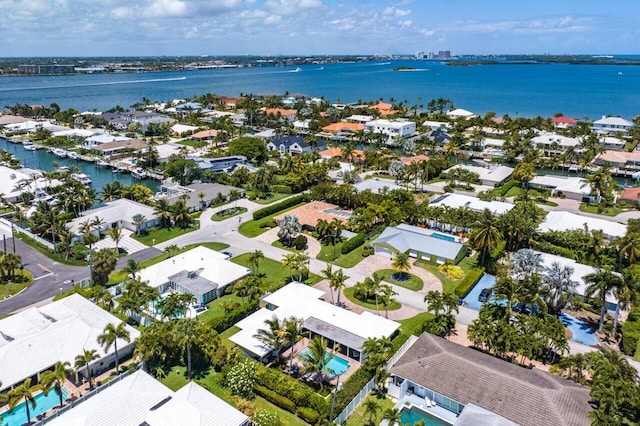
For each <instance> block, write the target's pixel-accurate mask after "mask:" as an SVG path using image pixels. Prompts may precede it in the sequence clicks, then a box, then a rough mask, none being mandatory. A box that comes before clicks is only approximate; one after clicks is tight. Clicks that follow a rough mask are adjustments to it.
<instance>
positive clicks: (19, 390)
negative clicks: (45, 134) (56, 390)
mask: <svg viewBox="0 0 640 426" xmlns="http://www.w3.org/2000/svg"><path fill="white" fill-rule="evenodd" d="M40 389H41V386H40V385H33V386H32V385H31V377H29V378H27V379H25V381H24V382H22V384H21V385H18V386H16V387H15V388H13V389H11V390H10V391H9V392H8V393H7V397H8V399H9V411H11V410H13V409H14V408H16V407H17V406H18V404H20V403H22V402H23V401H24V408H25V410H26V413H27V423H29V424H30V423H31V411H30V409H29V406H31V408H33V409H35V408H36V399H35V397H34V396H33V394H34V393H36V392H38V391H39V390H40Z"/></svg>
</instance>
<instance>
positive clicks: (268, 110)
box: [265, 108, 297, 117]
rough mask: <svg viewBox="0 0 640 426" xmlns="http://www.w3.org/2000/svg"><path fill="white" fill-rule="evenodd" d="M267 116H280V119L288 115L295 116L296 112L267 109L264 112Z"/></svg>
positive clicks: (293, 110)
mask: <svg viewBox="0 0 640 426" xmlns="http://www.w3.org/2000/svg"><path fill="white" fill-rule="evenodd" d="M265 113H266V114H267V115H275V116H277V115H280V116H282V117H287V116H290V115H296V113H297V111H296V110H295V109H284V108H267V109H266V110H265Z"/></svg>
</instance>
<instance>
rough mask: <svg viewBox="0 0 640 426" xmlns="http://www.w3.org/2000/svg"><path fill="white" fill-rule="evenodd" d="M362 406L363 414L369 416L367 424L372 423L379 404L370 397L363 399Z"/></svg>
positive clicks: (378, 409)
mask: <svg viewBox="0 0 640 426" xmlns="http://www.w3.org/2000/svg"><path fill="white" fill-rule="evenodd" d="M362 408H363V409H364V415H365V416H368V417H369V419H368V420H369V424H370V425H372V424H374V422H373V418H374V417H375V416H377V415H378V411H380V404H378V403H377V402H376V400H375V399H373V398H371V397H370V398H367V399H365V400H364V402H363V403H362Z"/></svg>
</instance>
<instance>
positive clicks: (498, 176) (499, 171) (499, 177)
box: [445, 164, 513, 182]
mask: <svg viewBox="0 0 640 426" xmlns="http://www.w3.org/2000/svg"><path fill="white" fill-rule="evenodd" d="M455 169H465V170H468V171H470V172H473V173H477V174H478V178H479V179H480V180H492V181H495V182H502V181H504V180H505V179H508V178H509V176H511V175H512V174H513V168H511V167H507V166H494V167H480V166H472V165H470V164H456V165H455V166H453V167H450V168H448V169H447V170H445V173H449V172H451V171H452V170H455Z"/></svg>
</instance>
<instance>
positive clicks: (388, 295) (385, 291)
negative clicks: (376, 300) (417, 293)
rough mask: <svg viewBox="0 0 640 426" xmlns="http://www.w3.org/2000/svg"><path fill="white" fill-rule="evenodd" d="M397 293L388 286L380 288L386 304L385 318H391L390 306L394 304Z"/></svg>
mask: <svg viewBox="0 0 640 426" xmlns="http://www.w3.org/2000/svg"><path fill="white" fill-rule="evenodd" d="M397 294H398V293H396V291H395V290H394V289H393V287H391V286H390V285H388V284H383V285H381V286H380V297H381V298H382V303H384V317H385V318H389V304H391V302H393V296H395V295H397Z"/></svg>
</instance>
